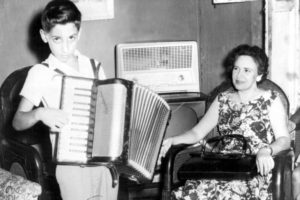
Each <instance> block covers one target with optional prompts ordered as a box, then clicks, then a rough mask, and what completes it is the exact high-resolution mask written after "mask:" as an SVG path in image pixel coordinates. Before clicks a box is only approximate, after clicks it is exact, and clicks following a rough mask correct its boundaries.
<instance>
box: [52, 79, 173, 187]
mask: <svg viewBox="0 0 300 200" xmlns="http://www.w3.org/2000/svg"><path fill="white" fill-rule="evenodd" d="M61 109H62V110H64V111H65V112H67V113H69V114H70V117H69V123H68V124H67V125H66V126H65V127H63V129H62V131H61V132H60V133H59V134H58V135H57V138H56V143H55V151H54V159H55V161H56V162H57V163H60V164H73V165H74V164H75V165H97V164H101V163H103V162H111V163H113V164H114V165H115V166H116V168H117V170H118V172H119V173H123V174H126V175H127V176H134V177H135V178H136V179H138V180H139V181H146V180H151V179H152V177H153V174H154V170H155V165H156V161H157V158H158V155H159V150H160V146H161V143H162V140H163V137H164V134H165V130H166V126H167V123H168V120H169V116H170V108H169V105H168V104H167V103H166V102H165V100H164V99H162V98H161V97H160V96H159V95H158V94H156V93H155V92H153V91H151V90H149V89H147V88H145V87H143V86H141V85H138V84H135V83H134V82H132V81H128V80H124V79H107V80H103V81H102V80H96V79H87V78H76V77H70V76H63V77H62V92H61Z"/></svg>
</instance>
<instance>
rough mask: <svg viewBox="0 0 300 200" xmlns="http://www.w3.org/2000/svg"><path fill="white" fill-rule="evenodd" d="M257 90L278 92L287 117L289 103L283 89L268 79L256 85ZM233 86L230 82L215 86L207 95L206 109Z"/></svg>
mask: <svg viewBox="0 0 300 200" xmlns="http://www.w3.org/2000/svg"><path fill="white" fill-rule="evenodd" d="M257 86H258V87H259V88H262V89H264V90H274V91H276V92H278V94H279V97H280V99H281V101H282V103H283V106H284V108H285V110H286V112H287V114H288V116H289V112H290V103H289V99H288V97H287V95H286V94H285V92H284V91H283V89H282V88H281V87H280V86H279V85H277V84H276V83H275V82H273V81H271V80H270V79H265V80H264V81H262V82H260V83H258V85H257ZM232 88H233V85H232V82H231V81H228V80H227V81H224V82H223V83H221V84H220V85H219V86H217V87H216V88H215V89H214V90H213V91H212V92H211V93H210V94H209V98H208V102H207V108H208V107H209V106H210V105H211V103H212V102H213V100H214V99H215V98H216V97H217V96H218V95H219V94H220V93H221V92H225V91H226V90H229V89H232Z"/></svg>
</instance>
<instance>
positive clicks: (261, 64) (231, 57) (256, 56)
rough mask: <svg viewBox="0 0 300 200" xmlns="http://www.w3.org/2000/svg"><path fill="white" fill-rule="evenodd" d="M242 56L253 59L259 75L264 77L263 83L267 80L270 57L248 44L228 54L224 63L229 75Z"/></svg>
mask: <svg viewBox="0 0 300 200" xmlns="http://www.w3.org/2000/svg"><path fill="white" fill-rule="evenodd" d="M240 56H250V57H252V58H253V60H254V62H255V63H256V64H257V71H258V74H259V75H262V78H261V81H263V80H265V79H266V78H267V75H268V68H269V60H268V56H267V55H266V53H265V51H264V50H263V49H261V48H260V47H258V46H250V45H248V44H242V45H239V46H237V47H236V48H234V49H233V50H232V51H231V52H230V53H229V54H228V56H227V58H226V59H225V62H224V65H225V67H226V70H227V73H228V74H229V73H230V74H231V73H232V69H233V67H234V63H235V61H236V60H237V59H238V58H239V57H240ZM261 81H260V82H261Z"/></svg>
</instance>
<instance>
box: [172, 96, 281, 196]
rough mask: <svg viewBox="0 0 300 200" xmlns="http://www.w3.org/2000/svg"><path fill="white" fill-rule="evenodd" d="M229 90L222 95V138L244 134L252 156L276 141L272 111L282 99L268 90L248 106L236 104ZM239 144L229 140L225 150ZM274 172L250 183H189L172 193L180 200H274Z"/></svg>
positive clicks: (219, 123) (238, 181) (234, 147)
mask: <svg viewBox="0 0 300 200" xmlns="http://www.w3.org/2000/svg"><path fill="white" fill-rule="evenodd" d="M232 92H234V91H231V90H229V91H226V92H223V93H221V94H220V95H219V96H218V101H219V105H220V107H219V121H218V129H219V133H220V134H221V135H227V134H241V135H243V136H244V137H245V138H246V139H247V141H248V143H249V145H250V148H251V151H252V153H254V154H256V153H257V151H258V150H259V149H260V148H261V147H263V146H266V145H268V144H270V143H272V142H273V141H274V140H275V137H274V133H273V130H272V128H271V124H270V119H269V115H268V114H269V108H270V105H271V104H272V102H273V101H274V99H276V98H277V97H278V95H279V94H278V93H277V92H275V91H267V93H266V95H263V96H261V97H259V98H257V99H254V100H252V101H249V102H248V103H247V104H242V103H239V104H237V103H234V102H233V101H231V99H230V96H231V95H230V94H231V93H232ZM237 145H238V144H237V143H236V142H235V141H232V140H231V141H228V143H227V144H226V146H225V149H224V150H225V151H230V150H232V149H235V150H236V149H237V148H236V147H237ZM271 178H272V173H269V174H268V175H267V176H259V175H258V176H256V177H254V178H253V179H250V180H231V181H228V180H212V179H202V180H188V181H186V183H185V185H184V186H182V187H180V188H178V189H177V190H175V191H173V192H172V198H173V199H179V200H196V199H197V200H198V199H200V200H221V199H222V200H229V199H230V200H235V199H238V200H254V199H261V200H270V199H272V193H271V192H270V189H269V185H270V182H271Z"/></svg>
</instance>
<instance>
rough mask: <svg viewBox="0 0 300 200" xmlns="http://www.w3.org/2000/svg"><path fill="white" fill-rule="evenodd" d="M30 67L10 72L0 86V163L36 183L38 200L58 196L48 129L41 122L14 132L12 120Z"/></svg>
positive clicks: (6, 168) (57, 197) (4, 167)
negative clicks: (39, 192) (38, 191)
mask: <svg viewBox="0 0 300 200" xmlns="http://www.w3.org/2000/svg"><path fill="white" fill-rule="evenodd" d="M29 69H30V67H24V68H21V69H19V70H17V71H14V72H13V73H11V74H10V75H9V76H8V77H7V78H6V79H5V81H4V82H3V84H2V86H1V88H0V143H1V144H0V165H1V167H2V168H3V169H5V170H7V171H10V172H12V173H14V174H17V175H20V176H23V177H25V178H27V179H28V180H31V181H33V182H36V183H39V184H40V185H41V187H42V194H41V197H40V200H48V199H50V200H52V199H55V200H56V199H58V200H59V199H61V198H60V192H59V187H58V184H57V182H56V178H55V176H54V175H55V173H54V172H55V165H54V164H53V163H52V161H51V143H50V138H49V134H48V133H49V132H48V128H47V127H46V126H44V125H43V124H42V123H39V124H36V125H35V126H34V127H32V128H30V129H29V130H26V131H22V132H17V131H15V130H14V128H13V127H12V119H13V116H14V113H15V111H16V109H17V107H18V104H19V102H20V96H19V92H20V90H21V88H22V86H23V83H24V81H25V78H26V76H27V73H28V70H29Z"/></svg>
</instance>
